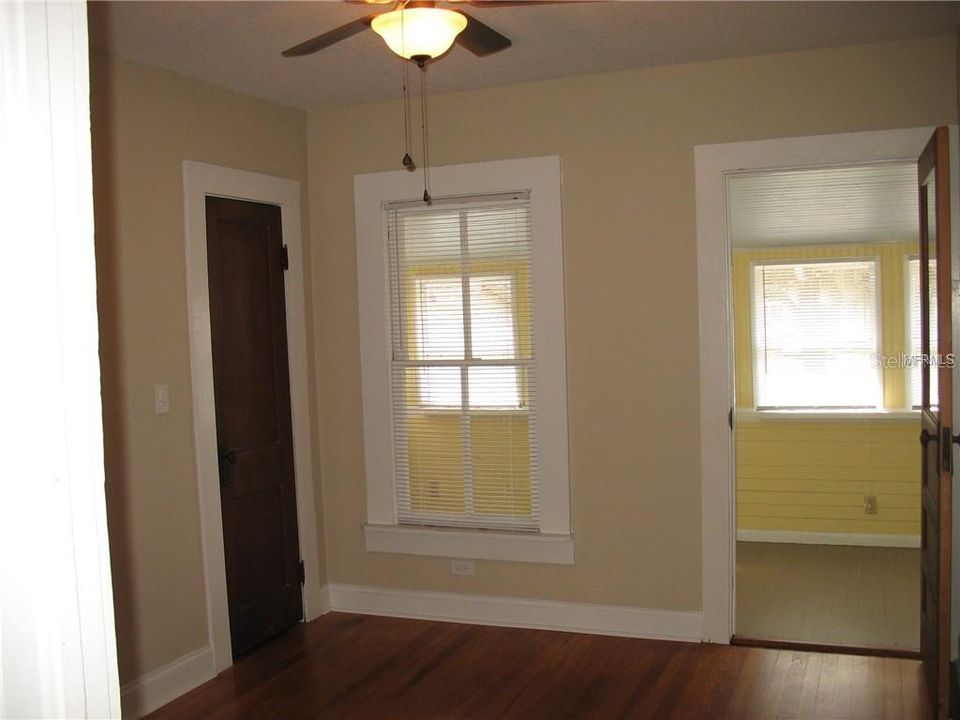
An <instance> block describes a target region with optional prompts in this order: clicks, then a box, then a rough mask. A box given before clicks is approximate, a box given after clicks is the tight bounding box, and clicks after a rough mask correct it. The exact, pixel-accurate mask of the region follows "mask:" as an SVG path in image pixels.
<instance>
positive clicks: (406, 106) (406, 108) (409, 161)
mask: <svg viewBox="0 0 960 720" xmlns="http://www.w3.org/2000/svg"><path fill="white" fill-rule="evenodd" d="M406 6H407V3H406V2H402V3H400V42H401V49H402V50H404V54H406V37H407V31H406V28H405V27H404V24H403V19H404V13H403V11H404V9H405V8H406ZM400 65H401V67H402V68H403V161H402V162H403V166H404V167H405V168H406V169H407V170H409V171H410V172H413V171H414V170H416V169H417V166H416V164H414V162H413V158H411V157H410V136H411V133H410V82H409V73H408V72H407V61H406V60H404V59H403V58H401V59H400Z"/></svg>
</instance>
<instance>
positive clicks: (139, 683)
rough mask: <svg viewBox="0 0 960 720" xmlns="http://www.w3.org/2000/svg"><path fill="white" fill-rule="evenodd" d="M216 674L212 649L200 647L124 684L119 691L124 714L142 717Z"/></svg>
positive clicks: (133, 717)
mask: <svg viewBox="0 0 960 720" xmlns="http://www.w3.org/2000/svg"><path fill="white" fill-rule="evenodd" d="M215 675H216V672H215V670H214V666H213V649H212V648H210V647H209V646H207V647H202V648H200V649H198V650H194V651H193V652H191V653H187V654H186V655H184V656H183V657H180V658H177V659H176V660H174V661H173V662H171V663H168V664H166V665H164V666H163V667H160V668H157V669H156V670H153V671H151V672H149V673H147V674H146V675H144V676H143V677H141V678H138V679H137V680H134V681H133V682H131V683H129V684H127V685H124V686H123V688H122V689H121V693H120V706H121V708H122V710H123V717H124V718H128V719H130V720H136V718H140V717H143V716H144V715H146V714H148V713H151V712H153V711H154V710H156V709H157V708H159V707H163V706H164V705H166V704H167V703H168V702H171V701H173V700H176V699H177V698H178V697H180V696H181V695H183V694H185V693H187V692H189V691H190V690H193V689H194V688H195V687H197V686H198V685H202V684H203V683H205V682H206V681H207V680H210V679H212V678H213V677H214V676H215Z"/></svg>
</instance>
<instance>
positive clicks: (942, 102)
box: [307, 35, 957, 609]
mask: <svg viewBox="0 0 960 720" xmlns="http://www.w3.org/2000/svg"><path fill="white" fill-rule="evenodd" d="M955 45H956V38H955V37H954V36H952V35H951V36H946V37H942V38H939V39H933V40H926V41H919V42H904V43H893V44H883V45H873V46H859V47H849V48H841V49H833V50H821V51H813V52H805V53H793V54H784V55H776V56H766V57H756V58H748V59H737V60H729V61H722V62H712V63H701V64H691V65H681V66H671V67H661V68H654V69H649V70H637V71H628V72H619V73H609V74H603V75H593V76H584V77H576V78H569V79H563V80H556V81H547V82H540V83H533V84H526V85H517V86H512V87H501V88H493V89H485V90H478V91H474V92H468V93H461V94H452V95H445V96H439V97H434V98H431V99H430V113H431V114H430V138H431V159H432V161H433V162H434V164H436V165H444V164H452V163H463V162H474V161H483V160H494V159H502V158H512V157H525V156H536V155H552V154H556V155H559V156H560V157H561V158H562V162H563V182H564V196H563V201H564V238H565V261H566V307H567V360H568V365H567V367H568V385H569V412H570V456H571V457H570V460H571V478H572V483H573V497H574V501H573V521H574V526H575V533H576V555H577V558H576V564H575V565H574V566H572V567H562V566H538V565H533V566H531V565H526V564H521V563H506V562H478V563H477V574H476V576H475V577H452V576H451V575H450V572H449V563H448V561H446V560H443V559H431V558H420V557H405V556H399V555H384V554H372V553H367V552H365V551H364V548H363V537H362V533H361V526H362V524H363V521H364V477H363V472H364V470H363V434H362V417H361V394H360V364H359V349H358V327H357V298H356V293H357V288H356V279H355V278H356V267H355V251H354V227H353V175H354V174H355V173H362V172H373V171H381V170H392V169H397V168H399V167H400V157H401V155H402V128H403V124H402V122H401V115H400V107H399V104H398V103H397V102H388V103H377V104H368V105H361V106H355V107H349V108H341V109H333V110H326V111H319V112H313V113H311V114H310V115H309V119H308V129H307V133H308V143H309V166H310V181H311V183H310V188H311V194H310V208H311V225H312V227H313V229H314V231H313V242H314V247H313V273H314V312H315V314H314V318H315V325H314V328H315V337H316V345H315V347H316V366H317V368H318V376H317V398H316V404H317V407H318V412H319V419H320V425H319V431H318V432H319V442H320V464H321V465H322V468H323V477H322V488H323V497H324V505H325V507H326V508H327V509H328V510H327V514H326V517H325V521H326V544H327V560H328V571H329V579H330V581H331V582H343V583H360V584H368V585H378V586H386V587H396V588H415V589H429V590H441V591H461V592H473V593H485V594H503V595H513V596H523V597H548V598H553V599H557V600H569V601H583V602H598V603H612V604H617V605H634V606H641V607H648V608H671V609H696V608H699V607H700V605H701V594H700V572H701V568H700V488H699V482H700V481H699V462H700V458H699V453H698V428H699V421H698V410H699V399H698V362H699V359H698V355H697V300H696V293H697V277H696V255H695V233H696V227H695V196H694V166H693V147H694V146H695V145H698V144H704V143H718V142H727V141H740V140H752V139H760V138H776V137H786V136H797V135H814V134H819V133H832V132H844V131H854V130H871V129H881V128H899V127H912V126H920V125H933V124H936V123H943V122H952V121H954V120H955V119H956V117H957V98H956V94H957V82H956V73H957V68H956V50H955ZM477 62H484V61H483V60H477ZM431 72H433V73H436V74H440V73H443V72H445V66H444V65H443V64H442V63H440V64H438V65H437V66H436V67H435V68H433V69H432V70H431ZM418 154H419V153H418Z"/></svg>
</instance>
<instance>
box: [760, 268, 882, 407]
mask: <svg viewBox="0 0 960 720" xmlns="http://www.w3.org/2000/svg"><path fill="white" fill-rule="evenodd" d="M877 307H878V304H877V263H876V261H875V260H874V259H863V258H858V259H851V260H836V261H818V262H811V261H807V262H778V263H762V264H756V265H755V266H754V268H753V336H754V358H753V361H754V386H755V387H754V397H755V402H756V406H757V408H758V409H777V408H779V409H789V408H794V409H800V408H877V407H880V406H881V405H882V386H881V375H880V370H879V367H878V364H877V353H878V349H879V348H878V340H879V332H878V320H879V318H878V314H879V313H878V310H877Z"/></svg>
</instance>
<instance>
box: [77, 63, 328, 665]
mask: <svg viewBox="0 0 960 720" xmlns="http://www.w3.org/2000/svg"><path fill="white" fill-rule="evenodd" d="M91 81H92V85H93V98H92V100H93V109H92V113H93V142H94V182H95V204H96V223H97V227H96V239H97V273H98V284H99V304H100V317H101V320H100V333H101V358H102V364H103V407H104V435H105V443H106V465H107V494H108V515H109V523H110V535H111V537H110V540H111V543H110V544H111V548H112V562H113V572H114V585H115V593H116V605H117V635H118V638H119V655H120V676H121V681H122V682H130V681H131V680H133V679H136V678H138V677H140V676H142V675H143V674H144V673H146V672H149V671H150V670H153V669H156V668H157V667H160V666H161V665H164V664H165V663H168V662H170V661H172V660H174V659H176V658H178V657H180V656H182V655H184V654H186V653H188V652H190V651H191V650H194V649H196V648H199V647H201V646H204V645H206V644H207V623H206V609H205V600H204V584H203V564H202V556H201V545H200V515H199V508H198V500H197V484H196V474H195V472H194V442H193V424H192V412H191V403H192V400H191V394H190V356H189V346H188V340H187V302H186V270H185V261H184V229H183V228H184V221H183V184H182V180H181V162H182V161H183V160H198V161H203V162H210V163H215V164H218V165H225V166H229V167H234V168H241V169H244V170H252V171H256V172H262V173H267V174H270V175H277V176H281V177H287V178H293V179H296V180H300V181H301V182H302V183H303V187H304V207H305V203H306V179H307V168H306V145H305V115H304V113H302V112H299V111H296V110H290V109H287V108H283V107H279V106H277V105H273V104H270V103H267V102H263V101H261V100H255V99H253V98H249V97H245V96H242V95H238V94H235V93H231V92H228V91H226V90H222V89H219V88H216V87H213V86H211V85H205V84H203V83H199V82H196V81H193V80H188V79H186V78H184V77H180V76H178V75H174V74H172V73H169V72H165V71H161V70H156V69H153V68H147V67H143V66H140V65H135V64H132V63H129V62H125V61H117V62H113V61H108V60H106V59H104V58H101V57H94V58H93V59H92V68H91ZM304 214H306V213H304ZM304 222H305V223H306V218H304ZM306 231H307V226H306V224H305V225H304V237H308V233H307V232H306ZM308 257H309V255H308ZM308 298H309V284H308ZM308 322H309V315H308ZM308 341H309V338H308ZM311 375H313V373H312V372H311ZM159 382H165V383H169V385H170V403H171V412H170V414H169V415H164V416H159V417H157V416H155V415H154V413H153V385H154V383H159Z"/></svg>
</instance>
